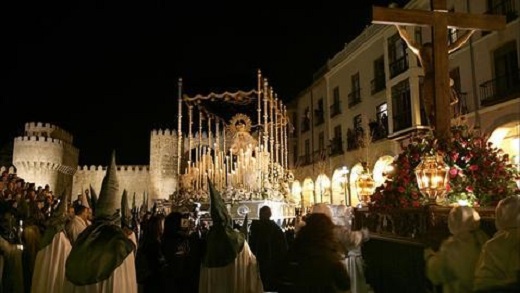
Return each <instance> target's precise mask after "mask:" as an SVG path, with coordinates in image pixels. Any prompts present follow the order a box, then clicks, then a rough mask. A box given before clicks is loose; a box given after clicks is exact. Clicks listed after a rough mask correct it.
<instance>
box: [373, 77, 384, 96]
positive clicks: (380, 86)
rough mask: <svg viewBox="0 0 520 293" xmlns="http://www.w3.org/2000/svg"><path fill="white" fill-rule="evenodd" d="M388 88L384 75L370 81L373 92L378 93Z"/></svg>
mask: <svg viewBox="0 0 520 293" xmlns="http://www.w3.org/2000/svg"><path fill="white" fill-rule="evenodd" d="M385 88H386V80H385V76H384V75H379V76H376V77H375V78H374V79H372V81H370V89H371V94H372V95H373V94H376V93H378V92H380V91H382V90H384V89H385Z"/></svg>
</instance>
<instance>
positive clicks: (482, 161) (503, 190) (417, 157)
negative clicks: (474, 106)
mask: <svg viewBox="0 0 520 293" xmlns="http://www.w3.org/2000/svg"><path fill="white" fill-rule="evenodd" d="M451 130H452V136H451V137H450V139H449V140H447V141H444V142H438V141H437V140H436V139H434V138H433V137H432V136H431V135H427V136H425V137H415V138H412V140H411V142H410V143H409V144H408V145H406V146H403V147H402V152H401V153H400V154H399V155H398V156H397V157H396V158H395V160H394V162H393V163H392V165H393V168H394V172H392V174H389V175H388V177H387V180H386V181H385V183H384V184H382V185H381V186H379V187H377V188H376V189H375V191H374V194H373V195H372V196H371V203H370V206H369V207H370V208H372V209H383V210H385V209H392V208H407V207H420V206H423V205H425V204H427V203H428V199H427V198H425V197H424V196H423V195H422V194H421V192H420V191H419V188H418V185H417V178H416V176H415V172H414V170H415V168H416V167H417V165H418V164H419V163H420V162H421V158H422V156H423V155H426V154H432V155H433V154H436V153H437V154H439V155H442V156H443V158H444V162H445V163H446V164H447V165H448V166H449V167H450V170H449V175H448V176H449V186H447V190H448V194H447V196H446V202H445V204H446V205H450V204H454V203H456V202H458V201H459V200H466V201H467V202H468V204H469V205H472V206H494V205H496V204H497V203H498V201H500V200H501V199H503V198H505V197H507V196H509V195H511V194H514V193H517V192H519V189H518V187H517V185H516V182H515V179H518V177H519V175H520V174H519V172H518V170H517V169H516V168H514V166H513V164H512V163H511V162H510V158H509V155H508V154H504V153H503V151H502V150H501V149H499V148H497V147H494V146H493V144H492V143H491V142H487V138H488V137H485V136H478V135H475V133H474V132H473V131H470V129H469V128H468V127H467V125H458V126H455V127H452V129H451Z"/></svg>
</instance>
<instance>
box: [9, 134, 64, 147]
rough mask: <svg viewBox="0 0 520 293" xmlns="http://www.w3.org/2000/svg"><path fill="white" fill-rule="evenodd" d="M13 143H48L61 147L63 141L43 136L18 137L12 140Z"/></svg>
mask: <svg viewBox="0 0 520 293" xmlns="http://www.w3.org/2000/svg"><path fill="white" fill-rule="evenodd" d="M14 141H15V142H17V141H33V142H49V143H55V144H58V145H63V141H62V140H60V139H55V138H52V137H45V136H18V137H15V138H14Z"/></svg>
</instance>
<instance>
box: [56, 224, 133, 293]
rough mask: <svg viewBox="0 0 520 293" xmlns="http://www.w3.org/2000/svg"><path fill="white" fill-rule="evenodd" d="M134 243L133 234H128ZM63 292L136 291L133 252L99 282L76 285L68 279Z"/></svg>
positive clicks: (110, 292)
mask: <svg viewBox="0 0 520 293" xmlns="http://www.w3.org/2000/svg"><path fill="white" fill-rule="evenodd" d="M128 238H130V239H131V240H132V242H134V244H136V237H135V234H134V233H132V234H130V235H129V236H128ZM64 292H65V293H122V292H124V293H137V279H136V274H135V252H131V253H129V254H128V256H127V257H126V258H125V260H124V261H123V263H121V265H120V266H118V267H117V268H116V269H115V270H114V272H113V273H112V275H110V277H108V278H107V279H106V280H103V281H101V282H99V283H95V284H91V285H85V286H76V285H74V284H72V283H71V282H70V281H66V282H65V290H64Z"/></svg>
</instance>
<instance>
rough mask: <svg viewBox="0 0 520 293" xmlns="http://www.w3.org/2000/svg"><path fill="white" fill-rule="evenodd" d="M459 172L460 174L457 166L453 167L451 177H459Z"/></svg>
mask: <svg viewBox="0 0 520 293" xmlns="http://www.w3.org/2000/svg"><path fill="white" fill-rule="evenodd" d="M457 174H459V170H457V168H455V167H452V168H451V169H450V177H451V178H455V177H457Z"/></svg>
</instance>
